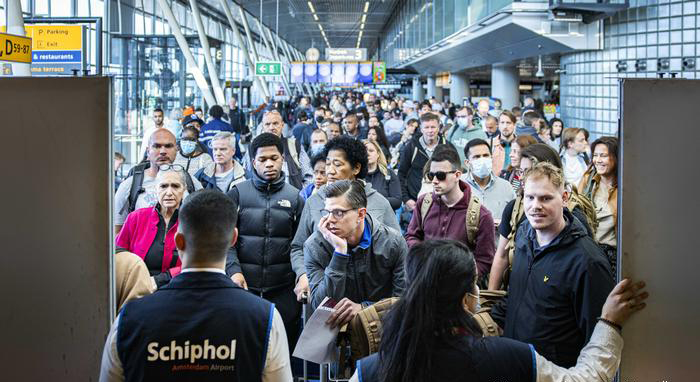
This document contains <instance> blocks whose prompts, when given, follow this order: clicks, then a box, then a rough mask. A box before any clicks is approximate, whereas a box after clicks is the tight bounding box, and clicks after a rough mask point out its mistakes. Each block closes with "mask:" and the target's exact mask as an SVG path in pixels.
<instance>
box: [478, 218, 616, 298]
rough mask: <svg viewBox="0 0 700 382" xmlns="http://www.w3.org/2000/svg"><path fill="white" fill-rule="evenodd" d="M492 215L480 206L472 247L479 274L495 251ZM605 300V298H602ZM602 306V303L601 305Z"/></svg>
mask: <svg viewBox="0 0 700 382" xmlns="http://www.w3.org/2000/svg"><path fill="white" fill-rule="evenodd" d="M493 227H494V225H493V216H492V215H491V212H489V210H487V209H486V208H485V207H484V206H481V212H480V213H479V230H478V231H477V233H476V248H475V249H474V259H475V260H476V267H477V268H478V269H479V275H480V276H485V275H488V274H489V272H490V271H491V263H493V255H494V253H495V252H496V240H495V237H494V229H493ZM603 301H605V299H603ZM601 306H602V305H601Z"/></svg>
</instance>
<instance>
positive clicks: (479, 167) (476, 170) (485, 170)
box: [471, 158, 493, 178]
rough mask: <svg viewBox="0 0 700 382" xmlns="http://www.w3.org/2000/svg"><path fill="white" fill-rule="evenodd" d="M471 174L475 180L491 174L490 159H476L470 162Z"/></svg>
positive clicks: (491, 164)
mask: <svg viewBox="0 0 700 382" xmlns="http://www.w3.org/2000/svg"><path fill="white" fill-rule="evenodd" d="M471 165H472V174H474V176H476V177H477V178H486V177H487V176H488V175H489V174H491V170H492V169H493V160H492V159H491V158H477V159H474V160H473V161H471Z"/></svg>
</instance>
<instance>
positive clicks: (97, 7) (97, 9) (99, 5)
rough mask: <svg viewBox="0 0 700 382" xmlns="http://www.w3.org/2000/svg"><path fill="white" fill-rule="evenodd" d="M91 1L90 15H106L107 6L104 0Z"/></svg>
mask: <svg viewBox="0 0 700 382" xmlns="http://www.w3.org/2000/svg"><path fill="white" fill-rule="evenodd" d="M89 1H90V16H91V17H104V12H105V6H104V1H102V0H89Z"/></svg>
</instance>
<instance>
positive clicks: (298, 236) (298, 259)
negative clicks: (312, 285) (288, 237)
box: [289, 203, 314, 278]
mask: <svg viewBox="0 0 700 382" xmlns="http://www.w3.org/2000/svg"><path fill="white" fill-rule="evenodd" d="M309 208H310V205H309V204H308V203H306V204H304V208H303V209H302V210H301V217H300V218H299V223H298V224H297V227H296V233H295V234H294V239H293V240H292V252H291V253H290V254H289V257H290V259H291V260H292V265H294V264H298V263H301V264H305V259H304V243H305V242H306V239H308V238H309V236H311V234H312V233H313V232H314V231H313V230H314V222H313V221H312V220H311V211H310V210H309ZM307 271H308V269H307V268H306V265H304V269H303V272H304V273H306V272H307ZM294 272H295V273H296V270H295V271H294ZM298 277H299V274H298V273H297V278H298Z"/></svg>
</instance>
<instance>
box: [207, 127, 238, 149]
mask: <svg viewBox="0 0 700 382" xmlns="http://www.w3.org/2000/svg"><path fill="white" fill-rule="evenodd" d="M227 139H228V141H229V142H228V144H229V146H231V148H232V149H234V150H235V149H236V136H235V135H234V134H232V133H229V132H228V131H222V132H220V133H216V135H215V136H214V137H213V138H212V139H211V141H212V142H214V141H223V140H227Z"/></svg>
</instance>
